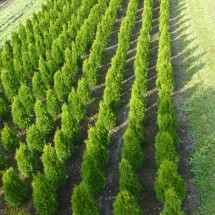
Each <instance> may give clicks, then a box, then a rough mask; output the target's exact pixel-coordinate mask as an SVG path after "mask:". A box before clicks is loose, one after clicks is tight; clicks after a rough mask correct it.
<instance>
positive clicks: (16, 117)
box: [12, 97, 31, 129]
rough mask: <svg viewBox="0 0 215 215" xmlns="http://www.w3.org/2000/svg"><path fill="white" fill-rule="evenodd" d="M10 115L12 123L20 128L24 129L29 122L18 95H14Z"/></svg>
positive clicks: (28, 116) (29, 119) (29, 118)
mask: <svg viewBox="0 0 215 215" xmlns="http://www.w3.org/2000/svg"><path fill="white" fill-rule="evenodd" d="M12 117H13V122H14V124H15V125H16V126H17V127H18V128H20V129H25V128H27V127H29V125H30V124H31V117H30V115H28V114H27V112H26V109H25V107H24V106H23V104H22V103H21V101H20V99H19V97H15V99H14V101H13V103H12Z"/></svg>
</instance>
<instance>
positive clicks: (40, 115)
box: [34, 99, 55, 135]
mask: <svg viewBox="0 0 215 215" xmlns="http://www.w3.org/2000/svg"><path fill="white" fill-rule="evenodd" d="M34 112H35V115H36V126H37V128H38V129H39V130H40V132H41V133H42V134H43V135H48V134H50V133H51V132H52V131H53V129H54V127H55V122H54V120H53V118H52V116H51V115H50V113H49V112H48V111H47V108H46V106H45V105H44V104H42V102H41V101H40V100H39V99H37V101H36V103H35V105H34Z"/></svg>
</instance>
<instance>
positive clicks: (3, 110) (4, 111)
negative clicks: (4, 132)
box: [0, 98, 10, 127]
mask: <svg viewBox="0 0 215 215" xmlns="http://www.w3.org/2000/svg"><path fill="white" fill-rule="evenodd" d="M9 115H10V110H9V107H8V105H7V103H6V102H5V100H4V99H3V98H0V127H1V123H2V120H4V119H6V118H7V117H8V116H9Z"/></svg>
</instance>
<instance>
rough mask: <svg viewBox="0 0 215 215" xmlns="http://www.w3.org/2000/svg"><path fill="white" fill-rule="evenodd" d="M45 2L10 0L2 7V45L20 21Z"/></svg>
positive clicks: (0, 28) (0, 39) (0, 34)
mask: <svg viewBox="0 0 215 215" xmlns="http://www.w3.org/2000/svg"><path fill="white" fill-rule="evenodd" d="M45 2H46V1H43V0H10V1H9V2H8V3H7V4H6V5H5V6H3V7H2V8H0V45H1V44H2V42H3V41H4V40H5V39H7V38H9V37H10V32H11V31H13V30H15V29H16V28H17V27H18V25H19V23H20V22H21V23H23V22H24V21H25V20H26V19H27V18H29V16H31V15H32V14H33V12H36V11H38V10H39V9H40V8H41V4H42V3H45ZM0 3H1V2H0Z"/></svg>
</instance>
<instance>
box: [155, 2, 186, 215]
mask: <svg viewBox="0 0 215 215" xmlns="http://www.w3.org/2000/svg"><path fill="white" fill-rule="evenodd" d="M169 18H170V0H161V1H160V19H159V31H160V39H159V50H158V60H157V65H156V70H157V75H158V77H157V82H156V83H157V87H158V118H157V124H158V128H159V131H158V133H157V135H156V143H155V148H156V151H155V159H156V164H157V168H158V175H157V178H156V182H155V191H156V195H157V198H158V200H159V201H160V202H162V203H164V210H163V212H162V215H164V214H166V215H167V214H177V215H181V214H184V212H183V211H182V209H181V204H182V201H183V200H184V197H185V184H184V181H183V179H182V178H181V176H180V175H179V173H178V161H179V156H178V153H177V145H178V136H177V133H176V129H177V120H176V113H175V110H174V106H173V100H172V97H171V93H172V91H173V88H174V83H173V72H172V65H171V39H170V32H169Z"/></svg>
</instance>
